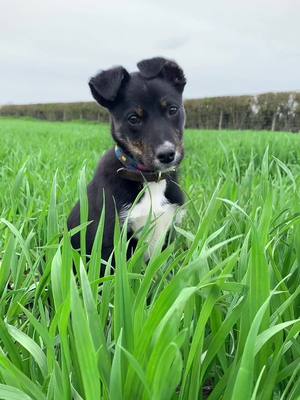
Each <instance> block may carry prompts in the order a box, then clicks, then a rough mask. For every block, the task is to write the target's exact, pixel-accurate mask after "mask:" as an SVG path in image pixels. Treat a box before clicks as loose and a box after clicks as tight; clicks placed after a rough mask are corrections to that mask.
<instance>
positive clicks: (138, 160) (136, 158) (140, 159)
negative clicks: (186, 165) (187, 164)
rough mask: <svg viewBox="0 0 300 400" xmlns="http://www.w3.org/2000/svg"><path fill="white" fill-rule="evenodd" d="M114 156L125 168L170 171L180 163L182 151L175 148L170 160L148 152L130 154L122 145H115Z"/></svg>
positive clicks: (145, 170)
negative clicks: (161, 158)
mask: <svg viewBox="0 0 300 400" xmlns="http://www.w3.org/2000/svg"><path fill="white" fill-rule="evenodd" d="M115 152H116V157H117V158H118V159H119V160H120V161H121V163H122V164H123V165H124V167H125V168H126V169H129V170H138V171H141V172H145V173H146V172H169V171H170V172H171V171H174V170H176V168H177V167H178V166H179V164H180V163H181V161H182V159H183V157H184V152H183V148H182V147H180V148H178V149H176V151H175V153H174V157H173V158H172V160H159V158H157V157H156V156H155V155H152V154H151V155H150V154H132V153H133V152H132V153H131V154H130V155H129V153H128V152H127V151H125V150H124V149H123V148H122V147H119V146H118V145H117V146H116V149H115Z"/></svg>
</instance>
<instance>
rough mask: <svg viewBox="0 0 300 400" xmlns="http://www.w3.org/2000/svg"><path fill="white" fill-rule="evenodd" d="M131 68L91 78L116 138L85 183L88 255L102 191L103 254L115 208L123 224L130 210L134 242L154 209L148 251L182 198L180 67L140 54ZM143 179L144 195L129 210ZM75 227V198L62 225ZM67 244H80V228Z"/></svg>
mask: <svg viewBox="0 0 300 400" xmlns="http://www.w3.org/2000/svg"><path fill="white" fill-rule="evenodd" d="M137 66H138V69H139V71H138V72H134V73H128V72H127V71H126V70H125V69H124V68H123V67H114V68H112V69H109V70H106V71H102V72H100V73H99V74H98V75H96V76H95V77H93V78H91V80H90V82H89V86H90V89H91V92H92V94H93V96H94V98H95V100H96V101H97V102H98V103H99V104H100V105H102V106H104V107H106V108H107V109H108V110H109V112H110V115H111V133H112V137H113V139H114V140H115V142H116V147H115V148H112V149H111V150H109V151H108V152H107V153H106V154H105V155H104V156H103V158H102V159H101V161H100V163H99V166H98V168H97V170H96V173H95V176H94V178H93V180H92V181H91V182H90V184H89V185H88V203H89V221H92V222H91V223H90V225H88V227H87V234H86V251H87V254H91V251H92V246H93V242H94V238H95V234H96V231H97V227H98V223H99V219H100V215H101V211H102V204H103V193H105V225H104V236H103V246H102V259H104V260H107V259H108V258H109V256H110V254H111V253H112V251H113V235H114V226H115V215H116V214H115V213H116V210H117V214H118V216H119V218H120V221H121V223H122V222H124V220H125V218H127V216H128V227H129V230H130V231H129V232H128V233H129V236H131V237H132V240H131V244H132V246H133V247H134V246H135V245H136V239H137V237H138V232H139V231H140V230H141V228H142V227H143V226H144V225H145V224H146V221H147V220H148V218H149V213H150V212H152V218H153V219H154V222H153V223H154V228H153V232H152V235H150V240H149V255H151V253H152V252H153V249H154V248H155V245H156V243H157V242H158V241H159V240H160V239H161V238H162V237H163V236H165V235H166V233H167V231H168V230H169V228H170V225H171V223H172V220H173V217H174V215H175V213H176V210H177V209H178V207H179V206H181V205H182V204H183V201H184V198H183V194H182V191H181V190H180V187H179V185H178V180H177V171H176V168H177V167H178V165H179V164H180V162H181V161H182V159H183V155H184V151H183V130H184V122H185V111H184V106H183V101H182V92H183V89H184V86H185V84H186V79H185V76H184V73H183V71H182V69H181V68H180V67H179V66H178V64H177V63H175V62H174V61H170V60H166V59H164V58H162V57H156V58H152V59H148V60H143V61H141V62H139V63H138V64H137ZM145 185H146V186H147V188H145V191H144V193H143V195H142V197H141V198H140V200H139V201H138V202H137V204H135V206H134V207H133V208H131V206H132V204H133V203H134V202H135V200H136V198H137V196H138V194H139V193H140V192H141V190H142V189H143V188H144V186H145ZM78 225H80V204H79V202H78V203H77V204H76V206H75V207H74V209H73V210H72V212H71V214H70V216H69V219H68V228H69V229H72V228H74V227H76V226H78ZM72 245H73V247H74V248H76V249H79V248H80V234H76V235H74V236H73V237H72Z"/></svg>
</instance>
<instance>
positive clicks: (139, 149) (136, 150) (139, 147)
mask: <svg viewBox="0 0 300 400" xmlns="http://www.w3.org/2000/svg"><path fill="white" fill-rule="evenodd" d="M127 146H128V149H129V151H130V152H131V153H132V154H137V155H139V156H142V155H143V152H144V151H143V150H144V149H143V144H142V143H141V142H138V141H137V142H131V141H130V140H127Z"/></svg>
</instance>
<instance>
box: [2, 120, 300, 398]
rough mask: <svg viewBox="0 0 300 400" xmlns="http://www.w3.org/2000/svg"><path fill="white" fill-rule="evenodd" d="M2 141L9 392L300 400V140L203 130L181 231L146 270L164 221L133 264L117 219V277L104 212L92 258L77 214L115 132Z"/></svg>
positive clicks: (10, 128) (12, 133)
mask: <svg viewBox="0 0 300 400" xmlns="http://www.w3.org/2000/svg"><path fill="white" fill-rule="evenodd" d="M0 138H1V146H0V162H1V169H0V173H1V179H0V193H1V196H0V212H1V220H0V252H1V254H0V259H1V267H0V399H12V400H13V399H14V400H28V399H35V400H43V399H45V400H46V399H59V400H62V399H71V398H74V399H86V400H95V399H112V400H122V399H130V400H132V399H139V400H140V399H145V400H150V399H153V400H160V399H161V400H167V399H172V400H175V399H178V400H187V399H189V400H192V399H193V400H194V399H202V398H207V396H208V392H210V395H209V399H211V400H214V399H228V400H229V399H233V400H241V399H243V400H247V399H249V400H250V399H261V400H268V399H299V398H300V368H299V366H300V342H299V331H300V308H299V307H300V297H299V294H300V199H299V195H300V137H298V136H296V135H290V134H287V133H266V132H229V131H228V132H213V131H187V132H186V136H185V149H186V158H185V160H184V162H183V165H182V168H181V182H182V186H183V187H184V189H185V191H186V195H187V199H188V204H187V207H186V208H187V215H186V218H185V221H184V223H183V225H182V226H174V229H175V230H176V231H177V234H176V240H175V241H174V242H173V243H171V244H170V245H169V246H168V247H167V248H166V249H165V250H163V251H161V250H160V249H159V248H158V249H157V251H156V253H155V254H154V255H153V257H152V258H151V260H150V261H149V263H148V264H147V265H145V263H144V261H143V253H144V251H145V236H147V235H148V234H149V231H150V230H151V226H148V227H146V229H145V231H144V232H143V237H142V238H141V240H140V241H139V244H138V248H137V250H136V253H135V254H134V256H133V257H132V258H131V259H130V260H129V261H126V258H125V254H126V243H127V238H126V234H125V230H124V229H122V227H119V226H116V229H115V258H116V264H117V268H116V274H115V275H114V276H109V275H108V274H107V276H106V277H104V278H101V279H99V265H100V263H99V260H100V257H101V254H100V251H99V249H100V248H101V239H102V228H103V219H102V221H101V223H100V225H99V230H98V235H97V240H96V242H95V245H94V251H93V255H92V258H91V260H90V261H89V263H88V264H86V260H85V257H84V256H83V257H82V259H80V257H79V256H78V254H76V253H75V252H74V251H72V248H71V246H70V236H69V233H68V232H67V231H66V218H67V215H68V212H69V211H70V209H71V207H72V205H73V204H74V202H75V201H76V200H77V198H78V197H81V198H82V199H83V202H85V199H86V197H85V182H86V181H88V180H89V179H90V177H91V176H92V174H93V171H94V169H95V167H96V163H97V161H98V159H99V158H100V156H101V155H102V154H103V153H104V151H105V150H106V149H107V148H108V147H109V146H110V145H111V143H112V142H111V139H110V136H109V127H108V126H106V125H100V126H99V125H96V124H91V123H79V122H78V123H75V122H74V123H48V122H38V121H30V120H13V119H1V120H0ZM83 214H84V213H83ZM85 226H86V224H85V221H84V215H83V224H82V226H81V229H82V231H84V229H85ZM73 260H74V262H75V265H76V271H77V273H76V275H74V273H73V269H72V263H73ZM109 269H110V268H109V264H108V266H107V271H109Z"/></svg>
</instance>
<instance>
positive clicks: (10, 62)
mask: <svg viewBox="0 0 300 400" xmlns="http://www.w3.org/2000/svg"><path fill="white" fill-rule="evenodd" d="M0 6H1V7H0V104H6V103H14V104H18V103H34V102H60V101H79V100H91V99H92V98H91V95H90V93H89V89H88V86H87V81H88V78H89V77H90V76H91V75H93V74H94V73H95V72H96V71H97V70H99V69H106V68H108V67H110V66H112V65H123V66H125V67H126V68H127V69H128V70H129V71H132V70H135V69H136V63H137V62H138V61H139V60H140V59H143V58H150V57H153V56H157V55H160V56H165V57H168V58H172V59H175V60H177V61H178V63H179V64H180V65H181V66H182V67H183V69H184V71H185V73H186V76H187V79H188V85H187V87H186V91H185V97H186V98H191V97H193V98H195V97H205V96H217V95H235V94H255V93H260V92H265V91H285V90H299V89H300V0H281V1H279V0H194V1H193V0H185V1H184V0H181V1H177V0H148V1H146V0H123V1H109V0H105V1H104V0H59V1H58V0H0Z"/></svg>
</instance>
